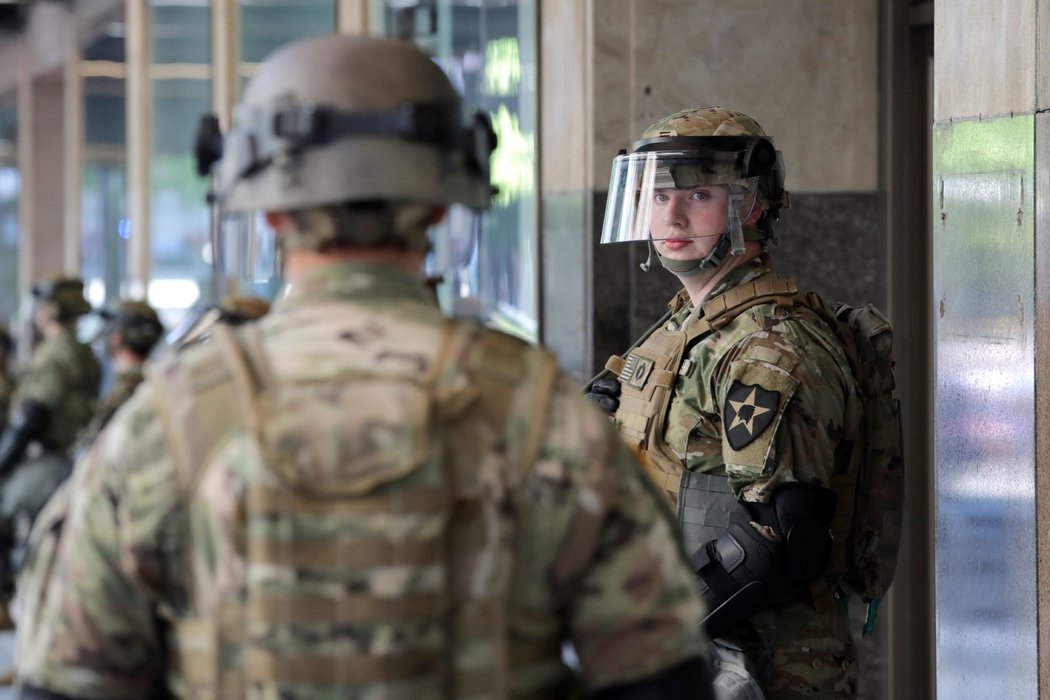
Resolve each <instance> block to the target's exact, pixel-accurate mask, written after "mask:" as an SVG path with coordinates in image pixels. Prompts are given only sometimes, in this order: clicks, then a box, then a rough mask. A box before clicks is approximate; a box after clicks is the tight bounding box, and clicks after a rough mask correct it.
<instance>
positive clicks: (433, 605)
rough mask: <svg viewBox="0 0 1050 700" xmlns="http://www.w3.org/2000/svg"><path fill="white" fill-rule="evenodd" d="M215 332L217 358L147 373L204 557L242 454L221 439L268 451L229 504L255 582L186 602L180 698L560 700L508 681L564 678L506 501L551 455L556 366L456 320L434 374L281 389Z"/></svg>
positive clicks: (233, 340) (238, 335) (251, 352)
mask: <svg viewBox="0 0 1050 700" xmlns="http://www.w3.org/2000/svg"><path fill="white" fill-rule="evenodd" d="M213 334H214V336H213V338H214V343H215V344H216V346H217V349H218V350H219V353H218V354H219V355H220V357H221V362H217V363H216V362H211V363H202V364H197V365H196V366H195V367H194V368H193V371H194V372H196V374H195V376H179V373H178V372H176V371H173V369H172V368H173V367H174V364H172V363H169V365H168V367H165V366H164V365H160V366H156V367H154V368H152V370H151V372H150V374H151V379H153V380H154V381H155V382H157V383H158V384H157V396H158V397H160V399H161V400H160V401H159V402H158V408H159V409H160V411H161V414H162V419H163V422H164V424H165V429H166V432H167V438H168V439H167V443H168V445H169V449H170V450H171V451H172V453H173V457H174V458H175V461H176V464H177V469H178V473H179V478H180V482H181V484H182V488H183V490H184V492H185V494H186V498H187V503H188V504H189V507H190V508H191V510H192V511H193V512H194V515H198V516H201V517H191V522H193V524H194V532H193V533H192V539H193V540H194V541H195V543H197V544H200V543H202V540H203V539H206V538H209V537H217V538H218V539H221V537H219V535H218V534H217V533H219V532H221V530H222V529H223V528H221V527H219V528H213V530H211V531H209V530H208V528H207V527H205V528H203V529H201V528H200V527H199V526H198V523H199V522H201V521H203V522H208V518H209V517H211V518H213V521H214V518H221V517H223V516H222V513H218V514H216V513H214V512H212V511H210V510H209V508H211V509H212V510H215V507H214V504H213V503H210V502H211V501H213V500H214V499H211V498H208V497H207V495H210V494H213V493H216V492H217V491H215V490H214V487H215V486H216V483H215V481H216V480H217V479H219V480H221V479H222V478H225V477H224V475H223V473H222V471H221V469H222V464H223V460H224V459H225V458H224V457H223V453H224V451H226V450H234V451H236V447H235V444H236V443H234V442H230V441H229V440H227V441H226V443H225V445H226V447H223V446H222V445H223V443H224V438H228V437H229V435H230V434H231V431H233V432H235V433H237V432H239V433H241V434H247V435H250V440H249V442H250V444H251V446H252V449H253V450H257V452H256V453H255V457H256V458H257V459H256V460H255V461H256V463H257V468H256V469H255V470H254V471H253V470H249V471H248V473H249V474H250V476H249V477H248V478H247V479H246V483H245V486H244V488H245V493H244V498H243V499H241V500H240V501H238V502H237V503H235V504H234V505H235V506H236V507H235V508H234V510H238V509H240V512H239V513H236V514H235V515H236V517H237V518H240V519H242V520H243V533H244V535H245V537H246V539H247V542H246V544H245V543H242V544H241V546H240V548H239V549H238V546H237V543H236V542H232V543H229V549H230V550H232V551H233V553H234V554H235V556H233V557H231V558H232V559H233V560H234V562H235V563H236V564H237V565H238V566H241V567H242V570H241V574H240V576H239V577H237V578H238V582H239V584H241V585H243V586H244V587H245V588H244V590H242V591H240V592H239V593H238V592H237V591H235V592H234V594H233V595H226V596H220V597H219V599H216V600H211V601H210V602H208V603H207V604H202V603H201V601H207V600H208V599H209V597H210V598H215V597H216V595H215V593H214V592H212V591H209V590H201V591H196V592H195V594H194V598H195V600H196V601H197V605H196V606H194V607H195V608H196V610H195V612H196V616H194V617H190V618H188V619H182V620H181V621H180V622H179V623H178V624H176V625H175V634H174V637H175V639H174V646H175V647H176V649H177V652H178V653H177V655H176V656H177V658H176V659H175V666H176V669H177V670H176V674H175V675H176V676H179V677H181V679H182V683H183V687H182V688H181V689H180V691H179V694H180V695H184V696H186V697H194V698H227V697H277V696H279V695H281V693H280V692H278V691H280V690H281V689H290V688H296V687H298V688H313V689H315V690H316V689H318V688H322V689H324V691H325V692H328V693H329V694H332V696H333V697H335V696H340V697H343V696H348V695H354V696H356V694H357V693H359V692H362V691H364V690H367V691H369V692H377V693H379V694H380V695H382V696H383V697H412V698H449V697H468V696H477V695H485V696H487V697H494V698H504V697H514V698H518V697H523V698H524V697H550V696H552V694H556V693H557V692H558V691H557V690H556V689H553V688H550V687H548V688H542V686H541V690H539V691H537V689H536V688H532V689H530V690H531V691H534V694H532V695H530V694H529V693H522V692H515V690H514V689H512V688H511V687H510V679H511V677H512V676H513V675H514V674H515V672H520V671H522V670H523V669H526V670H527V669H530V668H532V667H537V668H541V667H545V668H547V669H548V671H549V669H550V667H551V665H552V664H558V662H559V660H560V653H561V639H560V635H561V630H560V628H559V625H558V621H557V620H556V619H548V618H547V617H545V616H544V617H537V616H535V615H534V616H532V617H531V618H530V617H529V616H528V613H527V612H525V611H522V610H518V609H515V608H514V606H513V605H512V604H511V602H510V601H509V600H508V590H509V589H510V587H511V585H512V584H513V581H514V575H513V562H514V561H515V557H516V553H515V550H514V541H515V530H514V522H515V521H514V518H515V517H519V515H518V514H516V513H514V512H512V511H513V509H511V508H507V507H506V506H507V503H508V502H509V500H510V494H511V493H514V492H515V489H516V488H519V487H520V485H521V483H522V482H523V479H524V478H525V476H526V475H527V472H528V470H529V468H530V466H531V465H532V464H533V462H535V460H536V456H537V454H538V451H539V448H540V443H541V441H542V438H543V430H544V426H545V424H546V421H545V417H546V415H547V413H548V411H547V406H548V403H549V399H550V395H551V390H552V386H553V382H554V378H555V376H556V371H557V369H556V362H555V360H554V358H553V357H552V356H551V355H550V354H549V353H547V352H545V351H540V350H535V349H533V348H530V347H529V346H527V345H525V344H524V343H521V342H520V341H517V340H515V339H512V338H510V337H508V336H504V335H501V334H497V333H493V332H491V331H487V330H484V329H482V328H480V327H479V326H477V325H476V324H468V323H461V322H448V325H447V328H446V330H445V331H444V333H443V338H442V341H441V342H440V346H441V347H440V348H433V349H431V351H432V356H431V357H430V358H429V361H427V362H419V363H416V364H413V363H411V362H410V363H405V364H402V365H399V366H398V368H397V369H380V368H375V369H374V370H371V371H368V370H369V368H362V370H363V371H350V372H345V373H343V374H341V375H337V376H333V377H331V378H330V379H329V381H325V382H310V381H304V380H297V379H296V378H295V377H289V376H277V375H276V374H275V373H274V371H273V368H272V367H271V366H270V364H269V361H268V355H267V352H266V349H265V347H264V345H263V343H262V341H261V338H259V336H258V331H257V329H256V327H254V326H251V325H249V326H246V327H243V328H241V329H237V331H231V330H230V329H229V328H228V327H226V326H224V325H221V324H220V325H218V326H216V328H215V330H214V331H213ZM340 388H343V389H346V390H344V391H340ZM326 405H327V409H328V410H327V411H326V412H324V413H316V411H317V409H318V407H319V406H326ZM308 411H313V412H315V413H310V414H309V415H306V413H307V412H308ZM297 412H298V415H297ZM315 416H316V417H315ZM344 424H345V425H344ZM362 425H368V426H371V427H370V428H368V429H366V430H363V431H362V430H361V429H360V427H361V426H362ZM348 433H349V434H351V435H352V438H349V437H347V435H348ZM206 494H207V495H206ZM194 509H195V510H194ZM218 510H221V507H220V508H218ZM508 511H511V512H508ZM512 617H513V620H514V624H513V630H514V634H511V633H510V629H511V624H510V618H512ZM231 660H232V661H231ZM554 678H555V679H556V678H557V674H555V676H554Z"/></svg>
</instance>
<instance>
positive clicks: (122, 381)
mask: <svg viewBox="0 0 1050 700" xmlns="http://www.w3.org/2000/svg"><path fill="white" fill-rule="evenodd" d="M142 379H143V377H142V364H141V363H140V364H137V365H135V366H133V367H126V368H124V369H122V370H121V371H119V372H117V374H116V376H115V377H114V378H113V387H112V388H111V389H110V390H109V392H108V393H107V394H106V395H105V396H103V397H102V399H101V400H100V401H99V402H98V405H97V407H96V408H95V415H94V416H92V418H91V422H90V423H88V426H87V428H85V429H84V432H83V433H81V436H80V438H79V445H81V446H86V445H90V444H91V442H92V441H94V439H95V438H96V437H98V434H99V433H100V432H102V429H103V428H105V427H106V425H107V424H108V423H109V421H110V419H111V418H113V414H114V413H116V412H117V409H118V408H120V407H121V406H123V405H124V402H126V401H127V400H128V399H130V398H131V395H132V394H134V393H135V389H137V388H138V386H139V384H141V383H142Z"/></svg>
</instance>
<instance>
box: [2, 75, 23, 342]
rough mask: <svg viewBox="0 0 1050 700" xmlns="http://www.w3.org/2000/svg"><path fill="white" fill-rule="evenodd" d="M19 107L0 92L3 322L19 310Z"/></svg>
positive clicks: (4, 323)
mask: <svg viewBox="0 0 1050 700" xmlns="http://www.w3.org/2000/svg"><path fill="white" fill-rule="evenodd" d="M17 145H18V108H17V103H16V102H15V96H14V95H13V94H12V95H8V96H3V95H0V325H4V326H6V325H8V324H10V323H11V321H12V320H13V319H14V317H15V315H16V313H17V311H18V241H19V238H20V236H21V227H20V226H19V223H18V197H19V193H20V192H21V189H22V186H21V180H20V179H19V175H18V148H17Z"/></svg>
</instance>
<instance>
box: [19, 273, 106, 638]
mask: <svg viewBox="0 0 1050 700" xmlns="http://www.w3.org/2000/svg"><path fill="white" fill-rule="evenodd" d="M33 297H34V300H35V301H34V304H35V306H34V310H33V314H34V319H33V321H34V324H35V326H36V328H37V330H38V331H39V333H40V334H41V336H42V337H43V342H41V344H40V345H39V346H38V347H37V348H36V350H35V351H34V352H33V359H32V366H31V368H30V370H29V371H28V373H27V374H26V375H25V376H24V377H23V378H22V381H21V383H20V385H19V387H18V392H17V396H16V399H15V405H14V408H13V410H12V414H11V420H10V421H9V422H8V425H7V428H6V429H5V430H4V433H3V435H2V436H0V478H3V479H4V481H3V486H2V496H0V615H2V616H3V617H2V618H0V624H7V625H8V626H9V625H10V623H9V620H8V619H4V618H7V614H6V612H7V604H8V603H9V601H10V600H11V597H12V595H13V594H14V573H13V570H14V564H13V563H12V553H13V549H14V546H15V544H16V541H17V539H18V534H19V533H20V532H21V533H27V532H28V528H29V525H30V524H31V523H32V520H33V518H34V517H36V514H37V513H38V512H39V511H40V509H41V508H42V507H43V505H44V503H45V502H46V501H47V499H48V498H49V497H50V496H51V494H52V493H53V492H54V490H55V489H56V488H57V487H58V485H59V484H60V483H62V481H63V480H64V479H65V478H66V476H68V474H69V469H70V454H69V452H70V450H71V448H72V447H73V444H74V441H75V440H76V437H77V433H78V432H79V431H80V430H82V429H83V428H84V426H86V425H87V423H88V421H89V420H90V419H91V412H92V409H93V407H94V405H95V401H96V400H97V398H98V386H99V378H100V371H99V364H98V360H96V359H95V355H94V353H92V351H91V348H89V347H88V346H87V345H85V344H84V343H81V342H79V341H78V340H77V338H76V333H75V329H74V325H75V323H76V320H77V319H78V318H80V317H81V316H82V315H84V314H85V313H87V312H89V311H90V310H91V306H90V304H88V302H87V300H86V299H85V298H84V285H83V283H82V282H81V281H80V280H79V279H73V278H69V277H56V278H54V279H52V280H50V281H47V282H42V283H40V284H37V285H36V286H35V287H33Z"/></svg>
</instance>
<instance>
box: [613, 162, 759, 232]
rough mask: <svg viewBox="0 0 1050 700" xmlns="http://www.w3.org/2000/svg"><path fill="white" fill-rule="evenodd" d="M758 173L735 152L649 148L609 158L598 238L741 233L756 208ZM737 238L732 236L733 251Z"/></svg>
mask: <svg viewBox="0 0 1050 700" xmlns="http://www.w3.org/2000/svg"><path fill="white" fill-rule="evenodd" d="M759 208H760V204H759V201H758V177H742V176H741V171H740V167H739V158H738V156H737V154H736V153H732V152H727V153H718V152H715V153H711V152H699V151H686V150H681V151H648V152H641V153H625V154H622V155H619V156H617V157H616V158H615V160H614V161H613V168H612V176H611V178H610V182H609V201H608V204H607V205H606V208H605V220H604V223H603V225H602V237H601V242H602V243H624V242H631V241H660V240H683V239H693V238H709V237H715V238H717V237H720V236H722V235H724V234H726V233H727V232H728V233H729V234H730V236H731V238H734V239H737V238H739V242H740V246H739V247H740V249H741V252H742V249H743V235H742V229H743V227H744V226H745V224H746V223H747V222H748V220H749V219H751V218H752V215H753V214H754V213H755V212H756V211H758V210H759ZM737 242H738V241H737V240H734V241H733V244H734V245H733V248H734V252H735V249H736V248H737V247H738V246H737Z"/></svg>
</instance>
